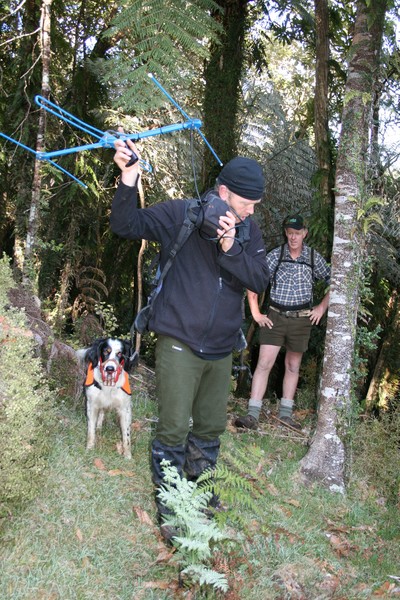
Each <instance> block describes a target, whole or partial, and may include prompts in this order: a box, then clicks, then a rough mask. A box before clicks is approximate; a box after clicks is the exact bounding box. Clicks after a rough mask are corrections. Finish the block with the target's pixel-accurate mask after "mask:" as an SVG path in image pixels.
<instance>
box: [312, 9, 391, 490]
mask: <svg viewBox="0 0 400 600" xmlns="http://www.w3.org/2000/svg"><path fill="white" fill-rule="evenodd" d="M385 11H386V1H385V0H373V1H372V2H370V3H367V2H366V1H365V0H360V1H359V2H358V4H357V15H356V22H355V27H354V37H353V41H352V47H351V54H350V59H349V67H348V75H347V83H346V90H345V104H344V109H343V115H342V130H341V136H340V144H339V150H338V159H337V168H336V183H335V227H334V240H333V254H332V276H331V281H332V287H331V298H330V307H329V311H328V322H327V332H326V341H325V357H324V368H323V374H322V382H321V393H320V398H319V414H318V423H317V428H316V432H315V435H314V437H313V439H312V442H311V446H310V449H309V451H308V453H307V454H306V456H305V457H304V458H303V459H302V460H301V462H300V474H301V476H302V478H303V481H304V482H305V483H311V482H313V481H318V482H319V483H321V484H323V485H324V486H326V487H327V488H329V489H330V490H331V491H340V492H344V489H345V466H346V452H345V442H344V438H345V435H346V433H347V427H348V419H349V417H350V415H351V412H352V377H351V373H352V370H353V366H354V365H353V357H354V349H355V334H356V323H357V310H358V303H359V282H360V278H361V277H362V248H363V236H362V233H361V228H359V227H358V223H357V211H358V210H359V208H360V207H362V205H363V203H364V202H365V200H366V189H365V187H366V186H365V171H366V165H367V162H368V139H369V137H368V132H369V126H370V121H371V114H372V102H373V96H374V86H375V83H376V79H377V71H378V66H379V57H380V51H381V40H382V32H383V25H384V17H385Z"/></svg>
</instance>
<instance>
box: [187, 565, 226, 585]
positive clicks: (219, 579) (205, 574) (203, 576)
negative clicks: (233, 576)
mask: <svg viewBox="0 0 400 600" xmlns="http://www.w3.org/2000/svg"><path fill="white" fill-rule="evenodd" d="M181 574H182V575H189V576H190V577H193V578H194V577H196V579H197V580H198V582H199V584H200V585H211V586H213V587H214V588H215V589H217V590H221V592H227V591H228V589H229V586H228V582H227V580H226V577H225V575H222V574H221V573H217V571H213V570H212V569H207V568H206V567H204V566H203V565H190V566H189V567H186V569H183V571H181Z"/></svg>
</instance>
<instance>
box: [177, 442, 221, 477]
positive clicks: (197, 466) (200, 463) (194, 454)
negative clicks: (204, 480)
mask: <svg viewBox="0 0 400 600" xmlns="http://www.w3.org/2000/svg"><path fill="white" fill-rule="evenodd" d="M220 446H221V442H220V440H219V438H215V439H214V440H201V439H200V438H197V437H195V436H194V435H193V434H192V433H189V435H188V439H187V442H186V448H185V465H184V469H185V472H186V476H187V478H188V480H189V481H196V479H197V478H198V477H199V475H201V474H202V473H203V471H205V470H206V469H213V468H214V467H215V466H216V464H217V459H218V454H219V448H220Z"/></svg>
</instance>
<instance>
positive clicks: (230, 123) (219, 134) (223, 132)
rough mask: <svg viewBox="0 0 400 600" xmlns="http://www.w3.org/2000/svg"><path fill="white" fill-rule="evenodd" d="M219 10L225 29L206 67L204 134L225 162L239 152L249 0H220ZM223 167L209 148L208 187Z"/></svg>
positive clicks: (207, 165)
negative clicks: (242, 77) (238, 126)
mask: <svg viewBox="0 0 400 600" xmlns="http://www.w3.org/2000/svg"><path fill="white" fill-rule="evenodd" d="M218 4H219V5H220V7H221V8H222V13H218V14H216V16H215V18H216V19H220V20H221V22H222V26H223V31H222V34H221V38H220V40H219V43H218V44H214V46H213V48H212V51H211V59H210V61H209V63H208V64H207V66H206V69H205V80H206V89H205V97H204V134H205V136H206V137H207V139H208V141H209V142H210V144H211V146H212V147H213V148H214V149H215V151H216V153H217V154H218V156H219V158H220V159H221V161H222V162H223V163H225V162H227V161H228V160H230V159H231V158H232V157H233V156H235V155H236V153H237V144H238V131H237V115H238V108H239V104H240V95H241V94H240V81H241V75H242V70H243V62H244V37H245V33H246V30H247V20H246V15H247V4H248V0H218ZM220 170H221V168H220V166H219V165H218V164H217V163H216V161H215V158H214V157H212V155H211V154H210V152H209V150H208V149H207V150H206V154H205V170H204V173H205V176H204V182H203V183H204V185H203V187H204V188H208V187H212V186H213V185H214V183H215V178H216V176H217V175H218V173H219V171H220Z"/></svg>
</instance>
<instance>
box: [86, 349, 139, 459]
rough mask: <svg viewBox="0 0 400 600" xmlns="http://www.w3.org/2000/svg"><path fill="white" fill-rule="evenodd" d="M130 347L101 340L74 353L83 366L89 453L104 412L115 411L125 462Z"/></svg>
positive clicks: (134, 359)
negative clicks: (85, 373) (85, 371)
mask: <svg viewBox="0 0 400 600" xmlns="http://www.w3.org/2000/svg"><path fill="white" fill-rule="evenodd" d="M131 351H132V346H131V344H130V343H129V342H127V341H125V340H120V339H116V338H103V339H99V340H96V341H95V342H94V343H93V344H92V346H91V347H90V348H83V349H82V350H77V356H78V358H79V359H80V360H81V361H84V363H85V365H86V366H87V375H86V381H85V384H84V390H85V396H86V416H87V444H86V449H87V450H91V449H92V448H94V446H95V443H96V432H99V431H100V430H101V427H102V425H103V419H104V413H105V411H106V410H111V409H115V410H116V411H117V413H118V416H119V423H120V427H121V436H122V448H123V454H124V457H125V458H131V457H132V456H131V422H132V408H131V388H130V385H129V379H128V372H129V370H130V369H131V368H132V367H133V366H134V365H135V364H136V362H137V355H136V353H135V354H133V355H132V353H131Z"/></svg>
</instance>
